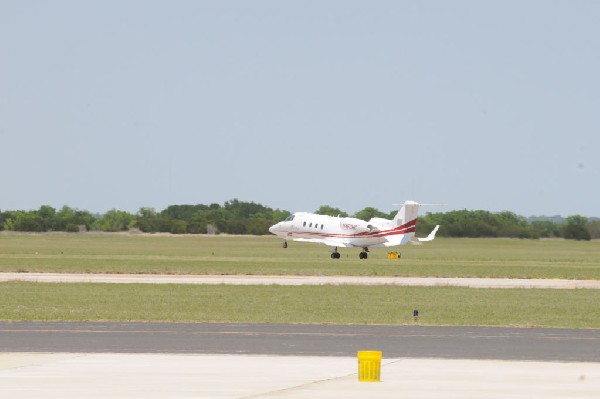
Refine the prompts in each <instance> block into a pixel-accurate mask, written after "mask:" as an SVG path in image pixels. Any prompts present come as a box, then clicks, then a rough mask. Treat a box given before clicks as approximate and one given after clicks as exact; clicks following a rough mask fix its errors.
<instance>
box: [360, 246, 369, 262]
mask: <svg viewBox="0 0 600 399" xmlns="http://www.w3.org/2000/svg"><path fill="white" fill-rule="evenodd" d="M368 252H369V248H366V247H365V248H363V250H362V252H361V253H360V254H358V257H359V258H360V259H367V258H368V257H369V254H368Z"/></svg>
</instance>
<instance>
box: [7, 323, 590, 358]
mask: <svg viewBox="0 0 600 399" xmlns="http://www.w3.org/2000/svg"><path fill="white" fill-rule="evenodd" d="M361 348H362V349H365V348H367V349H374V350H381V351H383V352H384V353H385V354H386V356H387V357H391V358H400V357H410V358H446V359H494V360H538V361H571V362H586V361H587V362H598V361H600V330H574V329H573V330H571V329H522V328H497V327H493V328H492V327H426V326H373V325H277V324H220V323H219V324H217V323H215V324H212V323H197V324H195V323H102V322H93V323H66V322H65V323H60V322H51V323H39V322H0V352H61V353H67V352H70V353H180V354H238V355H239V354H244V355H275V356H355V355H356V351H357V350H359V349H361Z"/></svg>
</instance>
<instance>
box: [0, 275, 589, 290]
mask: <svg viewBox="0 0 600 399" xmlns="http://www.w3.org/2000/svg"><path fill="white" fill-rule="evenodd" d="M8 281H25V282H39V283H115V284H212V285H217V284H229V285H366V286H377V285H397V286H419V287H470V288H546V289H578V288H586V289H600V280H564V279H509V278H449V277H367V276H231V275H227V276H223V275H205V276H199V275H158V274H62V273H0V282H8Z"/></svg>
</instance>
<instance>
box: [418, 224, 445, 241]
mask: <svg viewBox="0 0 600 399" xmlns="http://www.w3.org/2000/svg"><path fill="white" fill-rule="evenodd" d="M439 228H440V225H439V224H438V225H437V226H435V228H434V229H433V230H431V233H429V235H428V236H427V237H425V238H417V239H418V240H419V242H426V241H432V240H433V239H434V238H435V233H437V231H438V229H439Z"/></svg>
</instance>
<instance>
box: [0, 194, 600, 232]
mask: <svg viewBox="0 0 600 399" xmlns="http://www.w3.org/2000/svg"><path fill="white" fill-rule="evenodd" d="M396 212H397V210H394V211H392V212H390V213H385V212H382V211H380V210H378V209H376V208H372V207H367V208H364V209H362V210H360V211H358V212H356V213H354V214H352V215H349V214H348V213H346V212H344V211H342V210H340V209H338V208H334V207H332V206H329V205H323V206H321V207H320V208H319V209H317V210H316V211H315V213H319V214H322V215H330V216H342V217H347V216H352V217H356V218H359V219H363V220H369V219H371V218H372V217H382V218H387V219H391V218H393V217H394V215H395V214H396ZM289 214H290V212H288V211H286V210H280V209H272V208H269V207H267V206H264V205H261V204H257V203H254V202H244V201H240V200H238V199H233V200H231V201H227V202H225V203H224V204H223V205H221V204H216V203H214V204H210V205H203V204H197V205H171V206H169V207H167V208H166V209H164V210H162V211H160V212H159V211H156V210H155V209H154V208H140V210H139V211H138V212H137V213H135V214H132V213H129V212H125V211H119V210H116V209H113V210H110V211H108V212H106V213H104V214H92V213H90V212H89V211H85V210H78V209H74V208H70V207H68V206H64V207H62V208H61V209H58V210H57V209H55V208H53V207H51V206H48V205H43V206H41V207H40V208H39V209H38V210H32V211H4V212H2V211H0V230H9V231H25V232H47V231H65V232H79V231H105V232H117V231H128V230H130V229H139V230H140V231H142V232H146V233H158V232H161V233H172V234H218V233H226V234H252V235H263V234H269V230H268V229H269V227H270V226H271V225H273V224H275V223H277V222H279V221H281V220H283V219H285V218H286V217H287V216H288V215H289ZM437 224H439V225H441V226H442V227H441V228H440V230H439V232H438V235H439V236H445V237H515V238H532V239H535V238H552V237H556V238H566V239H575V240H590V239H593V238H600V221H599V220H597V219H593V220H592V219H588V218H586V217H583V216H580V215H574V216H569V217H567V218H566V219H562V218H558V219H551V218H536V219H531V220H530V219H527V218H524V217H522V216H519V215H516V214H514V213H512V212H508V211H504V212H497V213H492V212H488V211H483V210H476V211H468V210H461V211H450V212H440V213H427V214H425V215H420V216H419V222H418V223H417V234H418V235H421V236H423V235H427V234H428V233H429V232H430V231H431V230H432V229H433V227H434V226H435V225H437Z"/></svg>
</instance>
